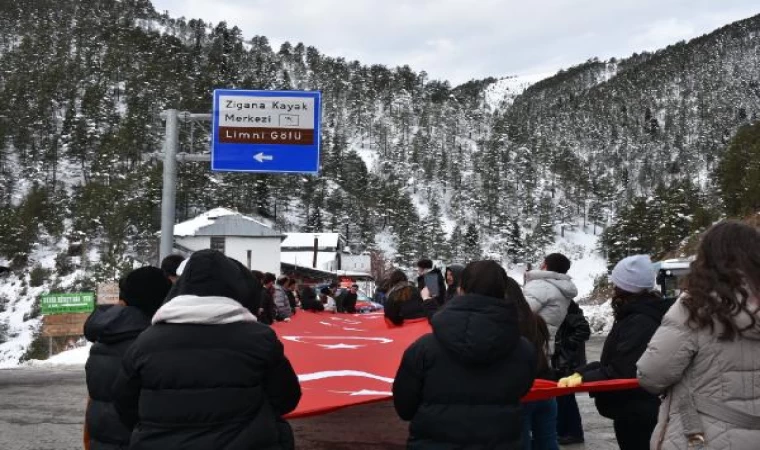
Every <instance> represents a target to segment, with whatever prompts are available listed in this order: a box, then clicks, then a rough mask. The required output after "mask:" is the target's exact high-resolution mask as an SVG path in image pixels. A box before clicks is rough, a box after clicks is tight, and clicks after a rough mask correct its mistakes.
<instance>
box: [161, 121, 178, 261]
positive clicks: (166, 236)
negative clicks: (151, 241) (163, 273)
mask: <svg viewBox="0 0 760 450" xmlns="http://www.w3.org/2000/svg"><path fill="white" fill-rule="evenodd" d="M162 115H163V116H164V117H165V119H166V135H165V137H164V186H163V194H162V196H161V247H160V251H159V264H160V263H161V261H163V260H164V258H166V257H167V256H169V255H171V253H172V247H173V246H174V215H175V212H176V211H175V206H176V201H177V149H178V148H179V113H178V112H177V110H176V109H167V110H166V111H164V113H163V114H162Z"/></svg>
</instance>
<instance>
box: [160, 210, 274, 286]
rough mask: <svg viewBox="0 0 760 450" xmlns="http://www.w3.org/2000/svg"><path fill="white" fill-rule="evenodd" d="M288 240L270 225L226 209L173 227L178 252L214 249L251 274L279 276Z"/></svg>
mask: <svg viewBox="0 0 760 450" xmlns="http://www.w3.org/2000/svg"><path fill="white" fill-rule="evenodd" d="M284 237H285V236H284V235H283V234H282V233H280V232H278V231H275V230H273V229H272V228H271V227H270V226H268V225H267V224H265V223H263V222H260V221H258V220H256V219H254V218H252V217H248V216H244V215H242V214H240V213H238V212H235V211H232V210H230V209H226V208H215V209H212V210H211V211H208V212H206V213H204V214H201V215H200V216H198V217H196V218H194V219H191V220H188V221H186V222H182V223H178V224H176V225H174V243H175V248H176V249H178V250H179V251H181V252H184V253H190V252H194V251H198V250H204V249H207V248H211V249H214V250H219V251H220V252H222V253H224V254H225V255H227V256H229V257H230V258H234V259H236V260H238V261H240V262H241V263H242V264H243V265H244V266H246V267H248V268H249V269H252V270H254V269H255V270H260V271H262V272H271V273H274V274H279V273H280V244H281V243H282V240H283V238H284Z"/></svg>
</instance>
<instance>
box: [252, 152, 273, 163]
mask: <svg viewBox="0 0 760 450" xmlns="http://www.w3.org/2000/svg"><path fill="white" fill-rule="evenodd" d="M253 159H255V160H256V161H258V162H260V163H263V162H264V161H272V160H273V159H274V156H272V155H265V154H264V152H259V153H256V154H255V155H253Z"/></svg>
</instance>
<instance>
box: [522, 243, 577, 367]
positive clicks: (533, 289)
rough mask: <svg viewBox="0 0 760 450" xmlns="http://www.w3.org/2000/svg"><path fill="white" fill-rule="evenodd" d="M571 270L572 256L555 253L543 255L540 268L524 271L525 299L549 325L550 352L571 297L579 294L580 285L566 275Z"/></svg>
mask: <svg viewBox="0 0 760 450" xmlns="http://www.w3.org/2000/svg"><path fill="white" fill-rule="evenodd" d="M568 270H570V260H569V259H567V257H566V256H565V255H562V254H560V253H552V254H551V255H548V256H547V257H546V258H544V262H543V264H542V265H541V270H532V271H530V272H526V273H525V280H526V284H525V287H524V288H523V292H524V293H525V299H526V300H528V305H530V309H532V310H533V312H534V313H536V314H538V315H539V316H541V318H542V319H544V322H546V326H547V327H548V328H549V335H550V338H549V343H550V348H549V352H550V356H551V354H552V353H554V337H555V336H556V335H557V330H559V327H560V325H562V322H563V321H564V320H565V316H566V315H567V308H568V307H569V306H570V301H571V300H572V299H573V298H575V296H576V295H578V288H577V287H576V286H575V284H574V283H573V280H572V279H571V278H570V277H569V276H568V275H567V271H568Z"/></svg>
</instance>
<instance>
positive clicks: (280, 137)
mask: <svg viewBox="0 0 760 450" xmlns="http://www.w3.org/2000/svg"><path fill="white" fill-rule="evenodd" d="M219 142H221V143H225V144H288V145H313V144H314V130H299V129H293V128H242V127H219Z"/></svg>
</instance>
